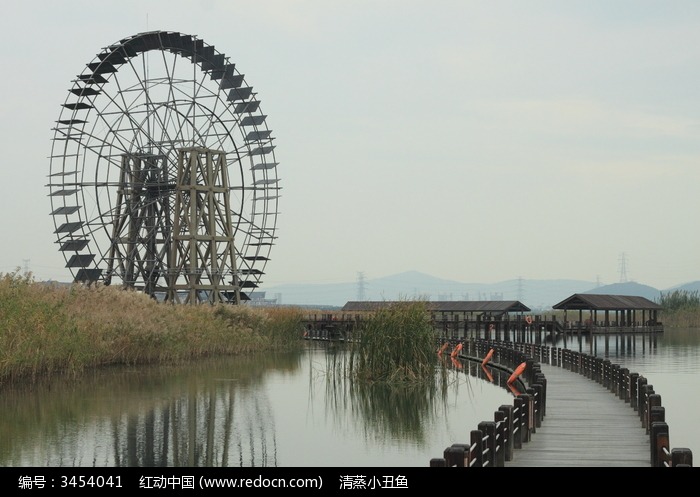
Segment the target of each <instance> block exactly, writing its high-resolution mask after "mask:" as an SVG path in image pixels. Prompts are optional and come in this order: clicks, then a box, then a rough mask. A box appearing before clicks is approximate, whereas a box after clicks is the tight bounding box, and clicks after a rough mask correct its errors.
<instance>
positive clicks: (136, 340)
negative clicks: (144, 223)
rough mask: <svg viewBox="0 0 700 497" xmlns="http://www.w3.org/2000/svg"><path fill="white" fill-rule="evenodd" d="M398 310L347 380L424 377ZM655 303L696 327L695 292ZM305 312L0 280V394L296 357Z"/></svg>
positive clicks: (373, 327)
mask: <svg viewBox="0 0 700 497" xmlns="http://www.w3.org/2000/svg"><path fill="white" fill-rule="evenodd" d="M403 304H404V305H402V306H399V307H398V308H397V309H392V310H391V311H387V312H383V313H378V314H377V316H376V317H375V318H372V319H369V320H368V321H367V322H366V326H368V333H367V335H366V338H367V340H366V341H367V343H365V344H363V345H365V346H366V347H365V348H364V349H358V351H355V352H356V355H355V356H354V361H353V362H354V364H353V365H352V367H351V369H352V372H353V374H354V376H355V378H356V379H360V378H372V379H373V380H380V381H381V380H386V379H387V378H389V379H391V378H393V379H397V375H398V377H401V378H402V379H403V380H406V379H409V378H421V377H425V374H424V373H425V371H426V367H427V369H430V368H431V365H432V363H433V359H434V358H433V357H432V355H430V354H429V353H428V354H427V355H426V351H433V348H434V346H433V341H432V333H429V332H427V331H426V330H428V328H429V324H428V323H427V322H426V321H425V319H423V316H425V313H424V312H423V311H422V309H423V307H422V304H423V303H422V302H420V301H407V302H404V303H403ZM659 304H660V305H662V307H663V311H662V312H661V320H662V321H663V323H664V325H665V327H666V330H669V329H670V330H672V329H673V328H674V327H683V328H700V296H699V295H698V293H697V292H678V291H677V292H672V293H669V294H666V295H663V294H662V296H661V298H660V301H659ZM323 312H324V314H333V312H330V313H329V312H328V311H323ZM309 313H310V311H309V310H308V309H303V308H298V307H250V306H232V305H227V304H221V305H215V306H212V305H209V304H202V305H196V306H190V305H187V306H184V305H183V306H179V305H169V304H163V303H159V302H156V301H155V300H153V299H152V298H150V297H149V296H147V295H145V294H142V293H140V292H136V291H128V290H124V289H122V288H121V287H106V286H94V287H89V286H83V285H65V286H64V285H52V284H48V283H36V282H34V281H33V278H32V276H31V274H25V275H20V273H19V271H16V272H14V273H7V274H3V273H0V386H2V385H3V384H5V383H7V382H12V381H20V380H26V379H29V380H32V381H34V380H36V379H38V378H39V377H46V376H51V375H54V374H64V375H65V374H67V375H77V374H79V373H82V372H84V371H86V370H89V369H93V368H99V367H105V366H111V365H146V364H171V363H177V362H183V361H190V360H194V359H197V358H203V357H209V356H217V355H236V354H247V353H252V352H263V351H281V350H290V349H295V348H301V347H303V343H304V341H303V340H302V336H303V332H304V328H303V322H304V317H305V316H306V315H308V314H309ZM370 331H371V333H370ZM386 338H390V339H391V340H395V341H393V342H392V341H391V340H389V341H387V340H386ZM372 340H374V342H372ZM373 343H374V345H377V344H378V343H379V344H381V346H382V347H385V348H386V347H388V349H386V350H379V349H377V347H375V346H374V345H373ZM433 352H434V351H433ZM355 361H356V362H355ZM419 364H420V365H419ZM387 366H389V368H388V369H387ZM414 368H417V369H414Z"/></svg>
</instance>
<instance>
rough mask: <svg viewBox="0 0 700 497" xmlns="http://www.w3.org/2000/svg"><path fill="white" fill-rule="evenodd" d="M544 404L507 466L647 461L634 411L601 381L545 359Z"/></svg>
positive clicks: (609, 464)
mask: <svg viewBox="0 0 700 497" xmlns="http://www.w3.org/2000/svg"><path fill="white" fill-rule="evenodd" d="M540 366H541V369H542V372H543V373H544V375H545V377H546V378H547V410H546V415H545V417H544V419H543V420H542V425H541V426H540V427H538V428H537V429H536V431H535V433H533V434H532V436H531V439H530V441H529V442H525V443H523V446H522V448H521V449H518V450H515V451H513V460H511V461H508V462H506V467H578V466H581V467H650V466H651V447H650V441H649V435H648V434H647V432H646V429H645V428H643V427H642V422H641V419H640V417H639V413H638V412H637V411H635V410H634V409H633V408H632V407H631V406H630V404H629V403H626V402H625V401H624V400H622V399H620V398H618V397H616V396H615V395H614V394H613V393H611V392H610V391H609V390H607V389H606V388H604V387H603V386H602V385H601V384H599V383H597V382H595V381H593V380H591V379H588V378H586V377H585V376H581V375H579V374H578V373H573V372H571V371H568V370H566V369H562V368H559V367H557V366H551V365H549V364H541V365H540Z"/></svg>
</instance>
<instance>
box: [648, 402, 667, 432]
mask: <svg viewBox="0 0 700 497" xmlns="http://www.w3.org/2000/svg"><path fill="white" fill-rule="evenodd" d="M660 406H661V395H659V394H657V393H651V394H649V395H648V396H647V409H646V411H647V412H646V424H645V426H646V429H647V433H649V429H650V428H651V423H652V414H651V413H652V411H653V410H654V408H655V407H660ZM662 421H663V420H662Z"/></svg>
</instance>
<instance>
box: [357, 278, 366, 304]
mask: <svg viewBox="0 0 700 497" xmlns="http://www.w3.org/2000/svg"><path fill="white" fill-rule="evenodd" d="M357 300H358V301H359V302H362V301H363V300H365V273H363V272H362V271H358V272H357Z"/></svg>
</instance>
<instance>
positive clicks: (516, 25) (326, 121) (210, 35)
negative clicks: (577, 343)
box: [0, 0, 700, 290]
mask: <svg viewBox="0 0 700 497" xmlns="http://www.w3.org/2000/svg"><path fill="white" fill-rule="evenodd" d="M0 27H2V30H3V33H5V39H6V40H8V44H7V50H5V51H3V54H2V55H1V56H0V57H2V58H1V59H0V60H1V61H2V65H3V67H4V74H5V75H6V77H5V78H2V81H1V82H0V89H2V91H0V95H1V96H0V99H1V100H0V109H1V112H2V117H3V119H2V123H1V126H2V132H1V133H0V137H1V138H0V140H2V147H3V152H4V160H3V172H4V178H3V181H2V183H1V186H0V188H1V190H0V195H1V196H2V199H3V206H4V207H5V209H4V211H5V215H4V216H2V220H0V223H1V224H0V228H1V229H2V233H3V238H2V242H1V243H2V252H1V253H2V264H1V265H0V272H5V273H7V272H11V271H14V270H15V269H16V268H25V267H26V268H27V269H29V270H30V271H31V272H32V273H33V274H34V275H35V277H36V278H37V279H40V280H48V279H52V280H57V281H69V280H70V279H71V275H70V273H69V271H68V269H66V268H65V261H64V259H63V257H62V255H61V254H60V253H59V251H58V247H57V245H56V238H55V235H54V233H53V231H54V226H53V222H52V220H51V216H50V215H49V213H50V203H49V201H48V197H47V194H48V189H47V188H46V187H45V185H46V183H47V182H48V179H47V174H48V172H49V169H48V168H49V160H48V155H49V153H50V150H51V137H52V132H51V128H52V127H53V126H54V125H55V121H56V120H57V119H58V116H59V112H60V106H61V104H62V103H63V102H64V101H65V98H66V95H67V92H68V90H69V88H70V87H71V86H72V81H73V80H74V79H75V78H76V76H77V75H78V74H80V73H81V72H82V70H83V68H84V67H85V65H86V64H87V63H89V62H91V61H92V60H93V58H94V57H95V55H96V54H97V53H98V52H100V51H101V49H102V48H103V47H105V46H107V45H110V44H112V43H114V42H116V41H118V40H120V39H122V38H125V37H127V36H130V35H133V34H136V33H139V32H144V31H150V30H173V31H180V32H183V33H188V34H192V35H197V36H198V37H199V38H202V39H204V40H206V42H207V43H209V44H212V45H215V46H216V47H217V48H218V49H220V50H222V51H223V52H224V53H226V55H227V56H229V57H230V58H231V62H234V63H235V64H236V68H237V69H239V70H240V71H241V73H244V74H245V77H246V80H247V81H248V82H249V83H250V84H251V85H252V86H253V88H254V90H255V91H256V92H258V93H259V98H260V100H261V102H262V105H261V107H262V109H263V110H264V112H265V114H267V115H268V122H269V125H270V128H271V129H272V130H273V136H274V137H275V145H276V147H277V148H276V150H275V153H276V157H277V159H278V160H279V163H280V164H279V167H278V171H279V176H280V178H281V181H280V186H281V187H282V190H281V199H280V215H279V220H278V223H277V228H278V235H279V238H278V240H277V243H276V245H275V246H274V247H273V249H272V252H271V254H270V256H271V260H270V262H269V263H268V265H267V267H266V268H265V273H266V274H265V276H264V277H263V284H262V285H261V289H262V290H264V289H265V288H269V287H276V286H279V285H284V284H291V283H294V284H325V283H341V282H354V281H355V280H356V278H357V273H358V272H362V273H363V274H364V277H365V278H367V279H369V280H371V279H375V278H381V277H385V276H390V275H394V274H399V273H402V272H405V271H410V270H412V268H416V267H418V268H421V272H424V273H426V274H430V275H434V276H435V277H439V278H443V279H449V280H455V281H461V282H481V283H495V282H499V281H505V280H510V279H514V278H524V279H531V280H534V279H573V280H585V281H593V282H596V281H599V282H600V284H611V283H616V282H619V281H620V280H621V275H622V274H624V275H625V279H626V280H628V281H637V282H640V283H643V284H645V285H650V286H653V287H655V288H659V289H665V288H671V287H673V286H676V285H681V284H684V283H687V282H692V281H696V280H700V232H699V231H698V230H694V229H693V227H692V224H691V223H690V220H691V219H692V218H693V215H694V214H695V213H696V212H699V211H700V195H698V194H697V189H698V185H700V167H699V166H700V90H698V88H700V85H699V84H698V83H699V82H700V2H696V1H692V0H679V1H675V2H652V1H648V0H639V1H634V2H632V1H631V0H620V1H616V2H608V1H602V0H588V1H583V0H574V1H569V2H551V1H544V0H532V1H528V2H519V1H517V0H501V1H494V2H483V1H469V0H465V1H459V2H457V1H444V2H427V1H416V0H380V1H368V0H358V1H355V2H336V1H321V0H303V1H302V0H298V1H294V0H262V1H259V2H252V3H251V2H242V1H236V0H233V1H220V0H210V1H207V2H187V1H185V0H170V1H167V2H166V1H164V0H143V1H139V2H133V1H128V0H126V1H125V0H122V1H119V2H116V1H113V0H106V1H103V2H101V4H100V8H99V9H93V8H89V7H88V6H87V4H86V3H85V2H83V1H78V0H65V1H61V2H52V1H48V0H33V1H29V2H13V3H8V4H7V5H5V6H4V7H3V16H2V17H1V19H0Z"/></svg>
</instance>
